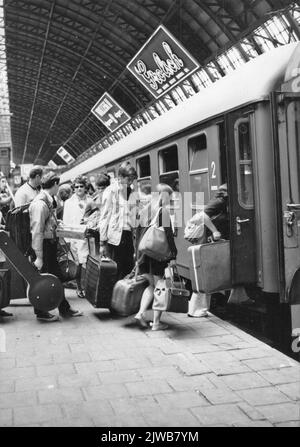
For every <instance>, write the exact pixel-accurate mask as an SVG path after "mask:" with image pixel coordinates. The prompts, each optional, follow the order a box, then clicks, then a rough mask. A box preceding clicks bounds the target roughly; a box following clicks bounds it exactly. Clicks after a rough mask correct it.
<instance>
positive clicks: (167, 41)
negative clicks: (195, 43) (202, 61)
mask: <svg viewBox="0 0 300 447" xmlns="http://www.w3.org/2000/svg"><path fill="white" fill-rule="evenodd" d="M127 68H128V70H129V71H130V72H131V73H132V74H133V75H134V76H135V77H136V78H137V79H138V80H139V82H141V83H142V84H143V86H144V87H145V88H146V89H147V90H149V92H151V94H152V95H153V96H154V97H155V98H159V97H160V96H162V95H163V94H165V93H166V92H168V91H169V90H170V89H172V88H174V87H175V86H176V85H177V84H178V83H179V82H181V81H183V79H185V78H186V77H187V76H190V75H191V74H192V73H194V72H195V71H196V70H198V69H199V64H198V62H197V61H196V60H195V59H194V58H193V56H191V54H189V53H188V51H187V50H186V49H185V48H184V47H183V46H182V45H181V43H180V42H179V41H178V40H177V39H176V38H175V37H174V36H172V34H171V33H170V32H169V31H168V30H167V29H166V28H165V27H164V26H162V25H160V26H159V27H158V28H157V30H156V31H155V32H154V33H153V34H152V36H151V37H150V39H148V40H147V42H146V43H145V44H144V45H143V47H142V48H141V49H140V51H139V52H138V53H137V54H136V55H135V56H134V58H133V59H132V60H131V61H130V62H129V64H128V65H127Z"/></svg>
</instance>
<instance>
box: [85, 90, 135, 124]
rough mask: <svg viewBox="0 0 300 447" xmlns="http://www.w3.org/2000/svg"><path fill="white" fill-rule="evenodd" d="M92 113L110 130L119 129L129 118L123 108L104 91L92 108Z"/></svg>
mask: <svg viewBox="0 0 300 447" xmlns="http://www.w3.org/2000/svg"><path fill="white" fill-rule="evenodd" d="M92 113H93V114H94V115H95V116H96V117H97V118H98V119H99V120H100V121H101V123H102V124H104V126H106V127H107V128H108V130H110V132H113V131H115V130H117V129H119V127H120V126H123V124H124V123H127V121H128V120H130V116H129V115H128V114H127V113H126V112H125V110H124V109H123V108H122V107H121V106H120V105H119V104H118V103H117V102H116V101H115V100H114V99H113V98H112V97H111V96H110V95H109V94H108V93H106V92H105V93H104V95H102V96H101V98H100V99H99V101H98V102H97V103H96V104H95V105H94V107H93V108H92Z"/></svg>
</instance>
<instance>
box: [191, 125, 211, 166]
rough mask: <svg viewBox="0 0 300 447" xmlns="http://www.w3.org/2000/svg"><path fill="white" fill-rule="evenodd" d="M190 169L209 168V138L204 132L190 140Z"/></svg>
mask: <svg viewBox="0 0 300 447" xmlns="http://www.w3.org/2000/svg"><path fill="white" fill-rule="evenodd" d="M188 147H189V162H190V171H198V170H199V169H204V168H207V164H208V161H207V140H206V135H205V134H204V133H202V134H201V135H198V136H197V137H194V138H191V139H190V140H189V141H188Z"/></svg>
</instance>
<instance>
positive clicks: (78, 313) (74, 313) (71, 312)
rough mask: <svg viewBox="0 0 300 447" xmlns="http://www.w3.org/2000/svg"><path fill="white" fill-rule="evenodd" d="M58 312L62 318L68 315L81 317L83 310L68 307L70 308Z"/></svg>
mask: <svg viewBox="0 0 300 447" xmlns="http://www.w3.org/2000/svg"><path fill="white" fill-rule="evenodd" d="M59 314H60V315H61V316H62V317H63V318H69V317H81V316H82V315H83V312H81V311H80V310H76V309H72V307H70V309H68V310H67V311H65V312H59Z"/></svg>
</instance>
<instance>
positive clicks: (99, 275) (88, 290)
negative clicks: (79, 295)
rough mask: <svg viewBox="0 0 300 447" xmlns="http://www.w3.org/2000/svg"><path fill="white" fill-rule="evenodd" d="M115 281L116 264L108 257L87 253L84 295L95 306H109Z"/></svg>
mask: <svg viewBox="0 0 300 447" xmlns="http://www.w3.org/2000/svg"><path fill="white" fill-rule="evenodd" d="M116 282H117V264H116V263H115V262H114V261H112V260H111V259H109V258H104V257H103V258H96V257H94V256H91V255H88V258H87V263H86V274H85V297H86V299H87V300H88V301H89V302H90V303H91V304H92V305H93V306H94V307H96V308H100V307H104V308H108V309H109V308H110V307H111V298H112V293H113V288H114V285H115V283H116Z"/></svg>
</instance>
